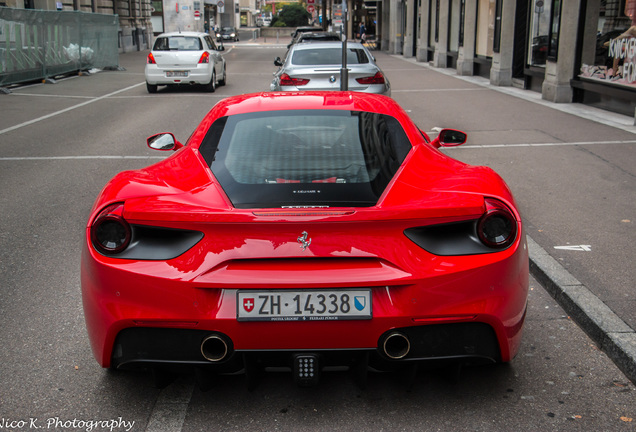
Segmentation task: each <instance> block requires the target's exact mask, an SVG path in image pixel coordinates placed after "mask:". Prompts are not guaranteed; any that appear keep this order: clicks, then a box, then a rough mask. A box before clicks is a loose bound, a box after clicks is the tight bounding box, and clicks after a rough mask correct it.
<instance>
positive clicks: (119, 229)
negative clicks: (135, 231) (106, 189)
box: [90, 203, 132, 255]
mask: <svg viewBox="0 0 636 432" xmlns="http://www.w3.org/2000/svg"><path fill="white" fill-rule="evenodd" d="M123 213H124V203H115V204H111V205H109V206H108V207H106V208H105V209H104V210H102V211H101V213H100V214H99V215H98V216H97V217H96V218H95V221H94V222H93V225H92V226H91V232H90V235H91V242H92V243H93V246H94V247H95V249H97V251H98V252H100V253H102V254H108V255H112V254H118V253H121V252H123V251H124V250H125V249H126V248H127V247H128V245H129V244H130V239H131V237H132V235H131V230H130V225H128V222H126V220H125V219H124V217H123Z"/></svg>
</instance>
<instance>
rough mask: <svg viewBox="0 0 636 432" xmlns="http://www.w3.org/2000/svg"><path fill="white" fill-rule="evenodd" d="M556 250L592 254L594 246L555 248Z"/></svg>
mask: <svg viewBox="0 0 636 432" xmlns="http://www.w3.org/2000/svg"><path fill="white" fill-rule="evenodd" d="M554 248H555V249H559V250H568V251H577V252H591V251H592V245H576V246H555V247H554Z"/></svg>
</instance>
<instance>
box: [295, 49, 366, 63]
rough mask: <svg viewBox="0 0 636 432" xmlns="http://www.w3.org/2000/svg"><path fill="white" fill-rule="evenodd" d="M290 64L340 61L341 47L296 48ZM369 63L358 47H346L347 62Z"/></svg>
mask: <svg viewBox="0 0 636 432" xmlns="http://www.w3.org/2000/svg"><path fill="white" fill-rule="evenodd" d="M291 62H292V64H294V65H298V66H312V65H334V64H341V63H342V48H341V47H339V48H335V47H334V48H312V49H304V50H296V51H294V53H293V54H292V59H291ZM364 63H369V57H367V54H366V53H365V52H364V50H363V49H360V48H347V64H364Z"/></svg>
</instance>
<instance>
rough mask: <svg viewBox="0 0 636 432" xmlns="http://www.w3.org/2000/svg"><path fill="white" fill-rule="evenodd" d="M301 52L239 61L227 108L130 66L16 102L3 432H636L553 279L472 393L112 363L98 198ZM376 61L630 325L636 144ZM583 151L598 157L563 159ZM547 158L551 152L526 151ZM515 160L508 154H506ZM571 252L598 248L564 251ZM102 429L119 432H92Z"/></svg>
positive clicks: (9, 156) (616, 385)
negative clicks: (91, 260) (163, 135)
mask: <svg viewBox="0 0 636 432" xmlns="http://www.w3.org/2000/svg"><path fill="white" fill-rule="evenodd" d="M284 52H285V48H284V45H281V46H276V45H274V44H272V43H270V44H268V45H264V46H251V44H250V43H249V42H244V41H241V43H239V44H234V45H230V44H226V52H225V57H226V59H227V61H228V85H227V86H226V87H221V88H219V89H218V90H217V92H216V93H212V94H210V93H202V92H200V91H197V90H194V89H185V90H177V91H167V90H160V91H159V92H158V93H157V94H154V95H149V94H148V93H147V92H146V89H145V85H144V77H143V65H144V62H145V53H143V52H141V53H129V54H123V55H122V56H120V64H121V65H122V66H123V67H124V68H125V71H103V72H100V73H96V74H92V75H87V76H78V77H72V78H69V79H64V80H59V81H58V82H57V83H56V84H54V85H52V84H47V85H43V84H38V85H34V86H22V87H20V88H16V89H13V92H12V93H11V94H10V95H0V112H2V115H1V116H0V150H1V152H0V182H1V183H0V184H2V188H0V221H1V222H0V347H2V349H1V350H0V426H1V427H2V428H4V429H9V428H10V427H11V428H12V429H18V430H30V429H35V428H40V429H46V430H65V431H66V430H89V428H92V430H94V431H103V430H114V431H121V430H134V431H143V430H149V431H179V430H182V431H199V430H206V431H217V430H219V431H220V430H263V431H269V430H290V431H292V430H293V431H299V430H300V431H302V430H332V429H333V430H352V431H353V430H355V431H359V430H370V431H376V430H391V431H397V430H441V431H458V430H470V431H509V430H530V429H531V430H563V431H569V430H599V431H600V430H612V431H614V430H635V429H636V392H635V391H634V390H635V387H634V385H633V384H632V383H631V382H629V380H628V379H627V378H626V377H625V376H624V375H623V373H622V372H621V371H620V370H618V368H617V367H616V366H615V365H614V364H613V363H612V361H611V360H610V359H609V358H608V357H607V356H606V355H605V354H604V353H603V352H602V351H600V350H599V349H598V348H597V347H596V345H595V344H594V343H593V342H592V341H591V340H590V339H589V338H588V337H587V336H586V335H585V334H584V333H583V332H582V331H581V330H580V328H579V327H578V326H577V325H576V324H575V323H574V322H573V321H572V320H571V319H569V318H568V316H567V314H566V313H564V312H563V310H562V309H561V308H560V307H559V306H558V305H557V304H556V303H555V301H554V300H553V299H552V298H551V297H550V296H549V295H548V294H547V293H546V291H545V290H544V289H543V288H542V287H541V286H540V285H539V284H538V283H537V282H536V281H534V280H531V292H530V298H529V311H528V318H527V326H526V328H525V334H524V340H523V344H522V348H521V351H520V353H519V355H518V356H517V358H516V359H515V360H514V361H513V362H511V363H510V364H508V365H496V366H489V367H480V368H468V369H465V370H464V371H463V372H462V375H461V379H460V380H459V382H453V381H452V380H450V379H449V376H448V374H446V373H444V371H440V370H431V371H421V372H420V373H419V374H418V375H417V376H416V377H415V379H414V380H411V381H410V382H405V381H404V379H403V378H401V377H396V376H393V375H390V374H371V376H370V377H369V382H368V385H367V388H366V389H364V390H362V389H360V388H359V387H358V386H356V384H355V383H354V381H353V380H352V379H351V378H350V377H349V376H348V375H347V374H346V373H344V372H334V373H332V374H326V375H325V376H324V379H323V381H322V382H321V384H320V385H319V386H318V387H316V388H311V389H303V388H298V387H296V386H295V385H294V384H293V381H292V379H291V377H290V376H289V375H286V374H283V373H272V374H270V375H268V376H266V377H265V379H264V380H263V382H262V383H261V385H260V386H259V387H258V388H257V389H256V390H254V391H251V392H249V391H247V389H246V387H245V382H244V379H243V377H242V376H229V377H224V378H222V379H221V380H220V381H219V382H218V383H217V385H216V386H215V387H214V388H213V389H211V390H209V391H207V392H202V391H201V390H199V389H198V388H197V386H196V385H195V383H194V380H193V378H192V377H189V376H183V377H181V378H180V379H179V380H178V381H176V382H174V383H173V384H171V385H169V386H168V387H166V388H164V389H162V390H160V389H157V388H155V386H154V385H153V380H152V377H151V376H150V375H149V374H146V373H130V372H115V373H113V372H109V371H105V370H102V369H101V368H100V367H99V366H98V365H97V363H96V362H95V360H94V359H93V357H92V354H91V351H90V347H89V344H88V340H87V336H86V331H85V328H84V318H83V315H82V307H81V296H80V291H79V259H80V244H81V241H82V237H83V235H84V226H85V223H86V218H87V216H88V212H89V210H90V207H91V205H92V203H93V200H94V199H95V197H96V195H97V194H98V193H99V191H100V189H101V188H102V187H103V185H104V184H105V183H106V182H107V181H108V180H109V179H110V178H111V177H112V176H113V175H114V174H115V173H117V172H119V171H121V170H125V169H133V168H137V167H142V166H145V165H148V164H150V163H152V162H154V161H156V160H158V159H160V158H162V157H164V155H163V154H162V153H159V152H153V151H151V150H149V149H148V148H147V147H146V145H145V138H146V137H147V136H149V135H151V134H153V133H156V132H162V131H170V132H174V133H175V134H176V135H177V137H178V138H180V139H181V140H182V141H183V140H185V139H186V138H187V137H188V136H189V134H190V132H191V131H192V129H193V128H194V126H195V125H196V124H197V123H198V122H199V121H200V120H201V118H202V117H203V115H204V114H205V113H206V112H207V111H208V110H209V109H210V107H211V106H212V105H213V104H214V103H216V102H217V101H218V100H219V99H220V98H222V97H224V96H228V95H233V94H240V93H247V92H252V91H261V90H268V89H269V83H270V81H271V77H272V72H273V71H274V69H275V68H274V65H273V59H274V57H275V56H282V55H283V54H284ZM376 56H377V57H378V61H379V62H380V64H381V65H382V67H383V68H384V69H385V71H386V72H387V74H388V76H389V78H390V79H391V81H392V83H393V97H394V98H395V99H396V100H398V102H400V103H401V104H402V105H403V106H404V108H405V109H407V110H409V111H410V114H411V116H412V117H413V118H414V119H415V120H416V122H417V123H418V124H420V126H421V127H422V128H423V129H424V130H432V128H433V127H455V128H459V129H463V130H465V131H466V132H468V133H469V135H470V141H469V143H468V144H467V145H466V146H464V148H463V149H462V148H458V149H453V150H448V152H449V154H451V155H452V156H453V157H456V158H459V159H462V160H465V161H468V162H471V163H479V164H484V165H489V166H492V167H493V168H495V169H496V170H497V171H498V172H500V173H501V174H502V175H503V177H504V178H505V179H506V180H507V181H508V183H509V184H510V186H511V188H512V190H513V192H514V193H515V194H516V196H517V199H518V201H519V204H520V207H521V209H522V211H523V214H524V216H525V219H526V223H527V224H528V226H529V227H530V230H529V234H531V235H532V237H533V238H535V240H537V241H538V242H539V243H541V244H542V246H543V247H544V248H546V250H547V249H550V252H552V253H554V256H555V257H557V258H558V259H559V260H560V261H561V262H562V263H563V264H564V265H565V266H566V267H568V268H569V269H570V270H571V271H572V272H573V274H575V275H576V276H577V277H579V278H581V279H584V280H586V281H589V286H590V289H592V286H598V289H605V290H606V293H605V294H606V295H607V296H608V304H609V303H611V302H612V301H614V302H615V304H616V305H617V307H616V309H617V310H620V309H621V307H620V306H623V305H625V307H624V309H625V311H626V313H627V315H626V316H628V315H629V313H631V312H630V310H631V311H633V309H634V308H633V301H634V297H633V295H634V294H633V293H632V292H631V291H630V290H625V292H624V295H625V296H627V297H621V296H620V295H618V294H616V293H615V292H614V291H612V289H614V288H616V287H618V288H623V287H628V288H629V289H631V288H632V286H631V282H632V281H633V280H635V278H634V269H633V265H632V263H631V261H633V247H630V239H631V240H633V239H634V230H633V222H634V219H635V216H634V202H636V200H634V199H633V198H634V179H633V174H634V171H633V170H634V166H636V164H634V163H633V162H634V157H635V156H634V152H633V143H630V142H624V143H618V144H616V143H614V144H609V143H608V142H610V141H630V140H634V135H633V133H631V132H629V131H625V130H622V129H618V128H615V127H609V126H604V125H600V124H597V123H594V122H590V121H589V120H583V119H580V118H579V117H576V116H572V115H569V114H566V113H562V112H560V111H555V110H553V109H551V108H546V107H543V106H541V105H538V104H535V103H530V102H526V101H523V100H520V99H518V98H514V97H510V96H507V95H502V94H501V93H498V92H495V91H493V90H489V89H486V88H483V87H481V86H479V85H476V84H474V83H471V82H466V81H462V80H458V79H456V78H453V77H449V76H446V75H444V74H440V73H439V72H436V71H432V70H429V69H427V68H423V67H422V66H419V65H414V64H411V63H409V62H406V61H403V60H401V59H396V58H395V57H391V56H387V55H386V54H383V53H376ZM577 142H594V143H595V144H585V145H583V144H578V145H562V144H564V143H577ZM527 143H537V144H548V145H546V146H541V147H526V146H515V145H514V144H527ZM599 143H606V144H599ZM498 144H503V145H504V146H503V147H489V146H492V145H498ZM478 145H479V146H482V147H475V146H478ZM630 173H631V174H630ZM600 198H605V199H604V200H602V201H600V203H605V205H599V204H598V202H599V201H598V200H599V199H600ZM624 219H627V220H630V222H623V220H624ZM567 243H569V244H570V245H579V244H589V245H591V249H592V250H591V251H581V252H578V251H560V250H552V249H551V248H552V247H553V246H555V245H557V246H558V245H566V244H567ZM631 244H633V242H631ZM617 250H619V251H622V252H621V253H616V251H617ZM574 252H577V253H574ZM594 269H596V270H594ZM595 282H598V284H595ZM603 287H605V288H603ZM610 288H611V289H610ZM617 292H620V291H617ZM612 293H614V294H612ZM601 294H603V293H601ZM629 302H632V303H631V305H632V308H631V309H630V308H629V307H628V306H629V305H630V303H629ZM96 421H104V422H108V423H90V422H96Z"/></svg>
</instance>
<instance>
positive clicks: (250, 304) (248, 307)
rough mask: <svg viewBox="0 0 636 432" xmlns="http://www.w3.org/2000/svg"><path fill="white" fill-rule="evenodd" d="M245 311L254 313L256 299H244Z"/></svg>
mask: <svg viewBox="0 0 636 432" xmlns="http://www.w3.org/2000/svg"><path fill="white" fill-rule="evenodd" d="M243 309H245V311H246V312H252V311H253V310H254V299H253V298H244V299H243Z"/></svg>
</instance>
